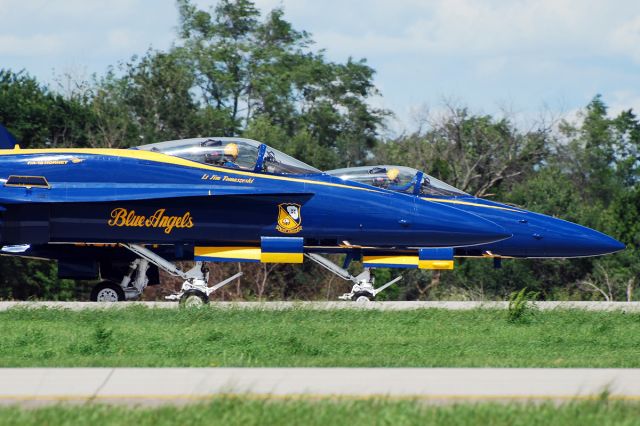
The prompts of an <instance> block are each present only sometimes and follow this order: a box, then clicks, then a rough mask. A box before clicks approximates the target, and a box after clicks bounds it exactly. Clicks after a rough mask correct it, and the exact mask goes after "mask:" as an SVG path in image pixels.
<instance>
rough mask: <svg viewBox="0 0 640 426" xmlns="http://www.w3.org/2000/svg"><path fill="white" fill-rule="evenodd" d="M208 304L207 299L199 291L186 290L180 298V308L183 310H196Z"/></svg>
mask: <svg viewBox="0 0 640 426" xmlns="http://www.w3.org/2000/svg"><path fill="white" fill-rule="evenodd" d="M205 303H209V297H208V296H207V295H206V294H204V293H203V292H201V291H200V290H187V291H185V292H184V294H183V295H182V297H181V298H180V306H183V307H185V308H194V307H195V308H197V307H200V306H204V304H205Z"/></svg>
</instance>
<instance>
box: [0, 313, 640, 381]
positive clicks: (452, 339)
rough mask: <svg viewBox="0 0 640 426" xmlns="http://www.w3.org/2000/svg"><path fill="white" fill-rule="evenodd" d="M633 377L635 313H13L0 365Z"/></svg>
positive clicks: (639, 339)
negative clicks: (585, 372)
mask: <svg viewBox="0 0 640 426" xmlns="http://www.w3.org/2000/svg"><path fill="white" fill-rule="evenodd" d="M81 366H83V367H219V366H225V367H610V368H614V367H617V368H621V367H627V368H637V367H640V314H638V313H623V312H587V311H580V310H558V311H530V312H526V315H522V316H521V317H519V319H518V320H517V321H513V319H511V320H510V319H509V316H508V312H507V311H502V310H487V309H478V310H471V311H447V310H439V309H420V310H415V311H386V312H385V311H360V310H339V311H317V310H309V309H288V310H282V311H272V310H244V309H217V308H213V307H206V308H202V309H179V310H167V309H150V308H146V307H141V306H134V307H131V308H126V309H122V310H120V309H119V310H83V311H70V310H62V309H47V308H42V309H13V310H9V311H5V312H0V367H81Z"/></svg>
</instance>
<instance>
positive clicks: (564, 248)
mask: <svg viewBox="0 0 640 426" xmlns="http://www.w3.org/2000/svg"><path fill="white" fill-rule="evenodd" d="M550 228H551V229H549V230H548V234H549V237H550V238H547V239H546V240H547V241H546V244H545V245H546V251H547V254H548V255H549V256H557V257H578V256H599V255H603V254H609V253H615V252H617V251H620V250H624V249H625V245H624V244H622V243H621V242H620V241H618V240H616V239H615V238H611V237H610V236H608V235H606V234H603V233H602V232H598V231H595V230H593V229H590V228H586V227H584V226H580V225H576V224H574V223H570V222H564V221H558V223H557V224H556V226H551V227H550Z"/></svg>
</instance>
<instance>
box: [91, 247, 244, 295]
mask: <svg viewBox="0 0 640 426" xmlns="http://www.w3.org/2000/svg"><path fill="white" fill-rule="evenodd" d="M122 246H123V247H124V248H126V249H128V250H130V251H132V252H133V253H135V254H136V255H137V256H140V258H139V259H136V260H134V261H133V262H131V265H130V266H129V273H128V274H127V275H125V277H124V278H123V279H122V281H121V282H120V284H115V283H113V282H110V281H103V282H101V283H99V284H97V285H96V286H95V287H94V288H93V290H92V291H91V300H93V301H98V302H120V301H123V300H131V299H137V298H138V297H139V296H140V295H141V294H142V291H143V290H144V289H145V288H146V286H147V284H148V282H149V280H148V278H147V269H149V264H150V263H151V264H154V265H156V266H157V267H158V268H160V269H163V270H165V271H167V272H168V273H169V274H170V275H173V276H174V277H180V278H182V279H183V280H184V282H183V283H182V287H181V288H180V291H179V292H177V293H175V294H172V295H170V296H166V297H165V299H167V300H177V301H179V302H180V305H182V306H200V305H204V304H205V303H209V295H210V294H211V293H213V292H214V291H216V290H218V289H220V288H222V287H224V286H225V285H227V284H229V283H230V282H231V281H233V280H235V279H236V278H239V277H241V276H242V272H238V273H237V274H235V275H234V276H232V277H229V278H227V279H226V280H224V281H221V282H219V283H217V284H216V285H214V286H212V287H209V286H208V285H207V284H208V282H209V269H208V268H207V267H206V266H205V265H204V264H203V263H202V262H196V263H195V266H194V267H193V268H191V269H189V270H188V271H186V272H185V271H183V270H181V269H180V268H178V267H177V266H175V265H174V264H173V263H171V262H169V261H167V260H165V259H163V258H162V257H160V256H158V255H157V254H155V253H154V252H153V251H151V250H149V249H147V248H145V247H143V246H140V245H137V244H123V245H122Z"/></svg>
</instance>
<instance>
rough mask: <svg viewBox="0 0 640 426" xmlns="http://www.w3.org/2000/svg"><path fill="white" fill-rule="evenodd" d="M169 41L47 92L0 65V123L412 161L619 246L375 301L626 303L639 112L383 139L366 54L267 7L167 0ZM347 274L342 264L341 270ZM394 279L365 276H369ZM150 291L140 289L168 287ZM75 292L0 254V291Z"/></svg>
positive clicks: (634, 281) (341, 161) (255, 291)
mask: <svg viewBox="0 0 640 426" xmlns="http://www.w3.org/2000/svg"><path fill="white" fill-rule="evenodd" d="M177 6H178V10H179V25H178V33H177V37H176V40H175V41H174V43H173V45H172V47H171V48H169V49H167V50H163V51H160V50H148V51H147V52H144V53H143V54H141V55H140V56H135V57H133V58H130V59H129V60H128V61H126V62H124V63H122V64H119V65H116V66H113V67H111V68H110V69H109V70H107V72H106V73H105V74H104V75H101V76H94V77H93V78H92V79H91V81H82V80H77V79H74V78H73V77H72V76H67V77H66V79H65V78H64V77H63V80H64V81H62V83H64V84H60V87H59V88H57V89H55V88H51V87H49V86H47V85H43V84H42V83H40V82H38V81H37V80H36V79H35V78H34V77H32V76H30V75H29V73H28V72H27V71H24V70H23V71H19V70H18V71H16V70H11V69H0V122H2V123H3V124H4V125H5V126H6V127H7V128H8V129H9V130H10V131H11V132H12V133H13V134H14V135H15V136H16V137H17V139H18V140H19V141H20V143H21V146H22V147H24V148H35V147H110V148H127V147H131V146H136V145H140V144H145V143H152V142H157V141H162V140H172V139H181V138H190V137H198V136H242V137H247V138H252V139H256V140H260V141H262V142H265V143H267V144H269V145H271V146H274V147H275V148H277V149H280V150H282V151H284V152H286V153H288V154H290V155H292V156H294V157H296V158H299V159H300V160H302V161H305V162H307V163H309V164H311V165H313V166H315V167H317V168H320V169H325V170H326V169H332V168H338V167H352V166H359V165H366V164H400V165H405V166H410V167H415V168H417V169H421V170H424V171H426V172H427V173H429V174H431V175H433V176H435V177H437V178H438V179H441V180H443V181H445V182H447V183H450V184H452V185H453V186H456V187H458V188H460V189H462V190H464V191H466V192H468V193H470V194H473V195H476V196H479V197H485V198H489V199H494V200H496V201H502V202H507V203H513V204H515V205H519V206H522V207H525V208H527V209H529V210H534V211H537V212H540V213H545V214H549V215H553V216H556V217H560V218H563V219H566V220H570V221H573V222H577V223H580V224H582V225H585V226H588V227H591V228H594V229H597V230H599V231H602V232H605V233H607V234H609V235H611V236H613V237H615V238H617V239H619V240H620V241H622V242H624V243H625V244H627V249H626V250H625V251H624V252H622V253H618V254H615V255H611V256H605V257H598V258H585V259H573V260H562V259H554V260H536V259H529V260H506V261H504V262H503V268H502V269H493V268H492V264H491V263H490V262H489V261H487V260H472V259H461V260H458V261H457V265H456V269H455V270H454V271H453V272H444V273H441V272H438V271H418V270H416V271H410V272H408V273H404V276H405V279H404V280H402V281H401V282H400V284H399V285H396V286H393V287H392V288H391V289H390V290H388V291H386V292H385V293H383V294H382V296H383V297H387V298H390V299H401V300H402V299H496V298H504V297H505V296H506V295H508V294H509V293H511V292H512V291H514V290H518V289H521V288H523V287H527V288H529V289H531V290H534V291H538V292H539V293H540V294H541V297H544V298H547V299H569V298H571V299H579V300H581V299H585V300H590V299H607V300H626V299H629V300H631V299H634V297H635V296H634V290H635V287H636V285H638V284H639V283H640V255H639V251H638V247H639V245H640V184H639V182H638V181H639V179H640V170H639V168H640V121H639V120H638V118H637V117H636V115H635V113H634V112H633V111H632V110H631V109H629V110H626V111H622V112H620V113H618V114H616V115H612V114H610V113H609V112H608V110H607V105H606V102H605V100H604V99H603V98H602V97H601V96H599V95H596V96H595V97H594V98H593V99H592V100H591V102H589V103H588V104H587V105H586V106H585V107H584V108H583V109H582V110H581V112H580V113H579V114H578V117H577V118H576V119H573V120H555V121H551V122H541V123H538V124H536V125H534V126H531V127H530V128H527V129H524V128H522V126H518V125H516V124H515V120H514V119H513V117H509V116H496V115H490V114H478V113H475V112H473V111H471V110H469V109H468V108H465V107H463V106H457V105H443V108H441V109H439V110H438V111H437V113H433V114H428V113H425V114H424V115H423V116H422V117H420V120H419V123H418V124H417V125H416V126H415V129H414V130H413V131H411V132H406V133H403V134H401V135H400V136H396V137H393V138H389V137H384V133H385V132H384V128H385V124H386V123H387V119H388V118H389V117H391V116H392V115H393V113H392V112H391V111H387V110H384V109H380V108H376V107H374V106H372V102H371V99H372V98H373V97H374V96H378V95H379V92H378V89H377V88H376V87H375V84H374V83H373V77H374V74H375V70H374V69H373V68H371V67H370V66H369V65H368V64H367V62H366V60H365V59H354V58H349V59H348V60H347V61H345V62H332V61H330V60H328V59H327V58H326V56H325V53H324V52H323V51H322V50H317V49H314V47H313V39H312V37H311V35H310V34H309V33H308V32H306V31H301V30H297V29H295V28H294V27H293V25H292V24H291V23H290V22H288V21H287V20H286V19H285V15H284V11H283V10H282V9H280V8H276V9H273V10H271V11H268V12H266V13H264V14H262V13H261V12H260V11H259V10H258V9H257V8H256V6H255V4H254V3H253V2H252V1H250V0H221V1H220V2H218V3H217V6H216V7H215V8H213V9H209V10H201V9H199V8H198V7H196V6H195V5H194V4H192V3H191V2H190V1H189V0H178V1H177ZM211 267H212V279H215V278H223V277H224V276H225V275H228V274H230V273H233V272H234V271H236V270H237V269H238V268H241V269H243V272H245V275H244V277H243V278H242V279H241V280H238V282H237V283H236V285H232V286H230V288H228V289H227V290H225V291H224V292H222V293H221V294H220V296H219V297H222V298H225V299H241V298H249V299H251V298H272V299H326V298H329V299H332V298H335V297H336V295H338V294H340V293H342V292H345V291H347V289H348V288H349V285H348V283H345V282H343V281H341V280H339V279H337V278H335V277H333V276H332V275H329V274H328V273H326V272H325V271H324V270H321V269H320V268H319V267H317V266H315V265H312V264H304V265H302V266H300V265H293V266H292V265H241V264H232V265H224V264H216V265H211ZM354 267H355V266H354ZM394 273H395V272H394V271H391V270H384V269H379V270H377V271H376V277H377V279H378V280H385V279H387V278H389V277H391V276H392V275H393V274H394ZM174 284H175V283H173V282H172V281H171V280H170V279H168V278H167V279H166V285H163V286H162V288H160V289H156V290H155V292H154V291H151V292H150V295H149V297H154V296H155V295H157V294H161V293H162V292H163V291H167V288H169V287H171V286H172V285H174ZM86 288H87V286H86V285H84V284H82V283H74V282H70V281H67V280H59V279H57V278H56V271H55V265H53V264H50V263H45V262H38V261H33V260H23V259H16V258H7V257H2V258H0V298H20V299H24V298H47V299H73V298H78V297H83V295H84V294H85V292H86Z"/></svg>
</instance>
